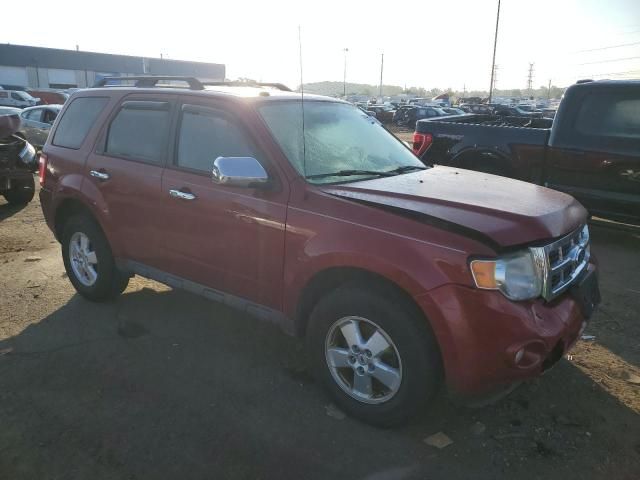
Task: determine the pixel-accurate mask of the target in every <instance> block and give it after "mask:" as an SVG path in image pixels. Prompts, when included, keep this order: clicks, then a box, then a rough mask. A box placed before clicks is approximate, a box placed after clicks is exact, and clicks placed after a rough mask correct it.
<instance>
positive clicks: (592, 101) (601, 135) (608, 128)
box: [546, 86, 640, 221]
mask: <svg viewBox="0 0 640 480" xmlns="http://www.w3.org/2000/svg"><path fill="white" fill-rule="evenodd" d="M618 87H619V86H616V88H615V89H614V88H603V87H600V88H597V89H595V88H594V89H593V90H591V91H588V92H584V94H581V95H580V96H577V97H575V98H572V101H574V102H575V104H576V105H580V106H579V108H576V111H575V112H573V114H570V116H564V117H563V120H562V122H561V123H562V125H560V129H559V130H558V131H556V132H554V134H553V135H552V138H551V141H550V144H551V146H552V148H551V149H550V152H549V158H548V160H547V172H546V177H547V185H548V186H549V187H551V188H556V189H558V190H562V191H565V192H567V193H570V194H572V195H574V196H575V197H576V198H578V200H580V201H581V202H582V203H583V204H584V205H585V206H586V207H587V208H588V209H589V210H590V211H591V212H592V213H594V214H600V215H606V216H610V217H617V218H620V219H623V220H624V219H630V220H634V221H637V220H638V219H640V91H638V89H637V88H633V87H630V88H618Z"/></svg>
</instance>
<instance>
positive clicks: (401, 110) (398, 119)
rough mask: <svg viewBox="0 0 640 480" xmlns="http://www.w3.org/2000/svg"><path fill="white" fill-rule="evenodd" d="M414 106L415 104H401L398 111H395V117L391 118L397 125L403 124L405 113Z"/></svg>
mask: <svg viewBox="0 0 640 480" xmlns="http://www.w3.org/2000/svg"><path fill="white" fill-rule="evenodd" d="M412 108H416V106H415V105H401V106H399V107H398V108H397V109H396V111H395V112H394V113H393V117H392V118H391V122H392V123H394V124H396V125H401V120H403V119H404V116H405V114H406V113H407V111H409V110H411V109H412Z"/></svg>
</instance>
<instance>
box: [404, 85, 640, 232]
mask: <svg viewBox="0 0 640 480" xmlns="http://www.w3.org/2000/svg"><path fill="white" fill-rule="evenodd" d="M514 127H518V128H514ZM522 127H527V128H522ZM414 150H415V152H416V154H417V155H418V156H419V157H420V158H421V159H422V160H423V161H424V162H425V163H427V164H439V165H451V166H458V167H463V168H469V169H473V170H479V171H483V172H490V173H494V174H498V175H503V176H506V177H512V178H517V179H520V180H524V181H528V182H533V183H537V184H538V185H545V186H548V187H551V188H553V189H556V190H560V191H563V192H566V193H570V194H571V195H574V196H575V197H576V198H577V199H578V200H580V202H582V203H583V204H584V205H585V206H586V207H587V208H588V209H589V211H590V212H591V213H592V214H594V215H598V216H602V217H607V218H611V219H615V220H621V221H627V222H633V223H638V222H640V81H637V80H631V81H614V80H611V81H595V82H593V81H591V82H583V83H578V84H576V85H573V86H571V87H569V89H567V91H566V92H565V95H564V98H563V100H562V103H561V104H560V107H559V109H558V113H557V114H556V116H555V119H554V120H553V121H552V120H550V119H535V118H533V119H531V118H516V117H508V118H507V117H504V118H499V117H491V116H483V115H478V116H467V117H454V118H448V119H447V118H443V119H437V121H433V122H432V121H421V122H418V126H417V128H416V134H415V142H414Z"/></svg>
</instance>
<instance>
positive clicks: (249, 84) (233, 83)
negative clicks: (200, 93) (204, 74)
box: [202, 81, 292, 92]
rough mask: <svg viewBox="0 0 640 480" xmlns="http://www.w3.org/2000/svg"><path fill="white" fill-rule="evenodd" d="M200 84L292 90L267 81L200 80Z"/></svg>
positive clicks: (280, 84)
mask: <svg viewBox="0 0 640 480" xmlns="http://www.w3.org/2000/svg"><path fill="white" fill-rule="evenodd" d="M202 85H204V86H207V87H270V88H275V89H277V90H282V91H283V92H291V91H292V90H291V89H290V88H289V87H287V86H286V85H284V84H282V83H269V82H239V81H230V82H202Z"/></svg>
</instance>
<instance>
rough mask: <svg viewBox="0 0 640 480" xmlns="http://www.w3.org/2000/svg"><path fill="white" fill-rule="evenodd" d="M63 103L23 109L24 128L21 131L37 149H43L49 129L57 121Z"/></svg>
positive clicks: (21, 114)
mask: <svg viewBox="0 0 640 480" xmlns="http://www.w3.org/2000/svg"><path fill="white" fill-rule="evenodd" d="M61 109H62V105H48V106H46V107H29V108H25V109H24V110H22V112H21V113H20V118H21V119H22V128H21V129H20V131H21V132H22V133H23V134H24V136H25V138H26V139H27V140H28V141H29V143H31V145H33V146H34V147H36V148H37V149H41V148H42V146H43V145H44V142H45V141H46V140H47V136H48V135H49V130H51V126H52V125H53V122H54V121H55V119H56V117H57V116H58V113H60V110H61Z"/></svg>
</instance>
